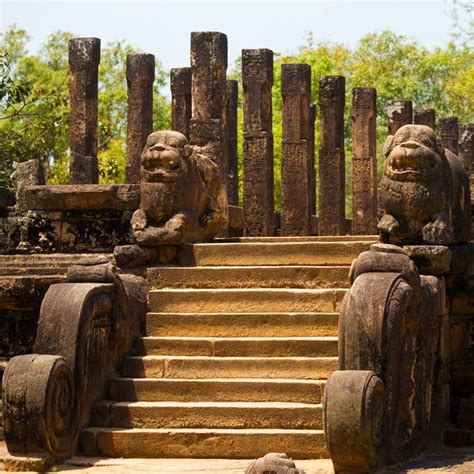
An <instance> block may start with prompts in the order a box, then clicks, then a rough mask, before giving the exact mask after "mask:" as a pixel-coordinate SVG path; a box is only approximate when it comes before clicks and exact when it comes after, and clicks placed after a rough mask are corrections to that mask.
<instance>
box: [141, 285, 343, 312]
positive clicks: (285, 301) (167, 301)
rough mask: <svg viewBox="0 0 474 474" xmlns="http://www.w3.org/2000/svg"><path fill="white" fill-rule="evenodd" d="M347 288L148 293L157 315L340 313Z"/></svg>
mask: <svg viewBox="0 0 474 474" xmlns="http://www.w3.org/2000/svg"><path fill="white" fill-rule="evenodd" d="M346 291H347V290H345V289H312V290H306V289H304V290H303V289H280V288H278V289H274V288H265V289H260V288H258V289H253V288H248V289H217V290H208V289H204V290H202V289H194V288H187V289H166V290H152V291H150V292H149V293H148V298H149V307H150V311H152V312H154V313H157V312H163V313H172V312H180V313H220V312H226V313H227V312H229V309H230V308H232V310H233V311H234V312H236V313H245V312H257V311H267V312H273V311H276V312H281V311H285V312H286V311H289V312H305V311H308V312H337V311H339V306H340V303H341V301H342V298H343V297H344V295H345V293H346Z"/></svg>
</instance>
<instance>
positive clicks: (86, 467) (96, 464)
mask: <svg viewBox="0 0 474 474" xmlns="http://www.w3.org/2000/svg"><path fill="white" fill-rule="evenodd" d="M5 454H6V447H5V443H3V442H0V461H1V460H3V457H4V456H5ZM250 462H251V461H250V460H234V459H105V458H82V457H79V456H76V457H75V458H73V459H72V460H71V461H69V462H68V463H67V464H63V465H61V466H58V467H57V468H56V469H55V471H57V472H67V473H68V474H70V473H77V474H82V473H84V474H87V473H89V472H94V473H96V474H111V473H132V472H144V473H146V472H155V473H159V474H193V473H195V474H197V473H206V474H212V473H214V474H243V473H244V472H245V468H246V467H247V466H248V465H249V464H250ZM296 466H297V467H299V468H300V469H303V470H304V471H305V473H306V474H330V473H333V472H334V471H333V470H332V463H331V461H330V460H329V459H320V460H314V461H296ZM0 471H3V463H2V462H0ZM422 472H423V473H437V474H445V473H457V474H461V473H462V474H474V449H450V450H446V451H442V452H438V453H432V454H429V455H426V456H424V457H420V458H417V459H413V460H411V461H408V462H406V463H403V464H401V465H399V466H396V467H393V468H390V469H384V470H383V471H381V472H380V474H394V473H399V474H404V473H407V474H408V473H410V474H412V473H422Z"/></svg>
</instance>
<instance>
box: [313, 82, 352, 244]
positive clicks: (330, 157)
mask: <svg viewBox="0 0 474 474" xmlns="http://www.w3.org/2000/svg"><path fill="white" fill-rule="evenodd" d="M345 83H346V81H345V78H344V77H343V76H322V77H321V79H320V81H319V109H320V135H319V141H320V143H319V235H344V234H345V230H346V229H345V228H346V222H345V179H346V178H345V152H344V106H345Z"/></svg>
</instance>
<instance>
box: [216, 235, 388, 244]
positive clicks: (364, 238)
mask: <svg viewBox="0 0 474 474" xmlns="http://www.w3.org/2000/svg"><path fill="white" fill-rule="evenodd" d="M353 241H357V242H370V243H376V242H379V236H378V235H310V236H299V235H295V236H278V237H231V238H222V239H221V238H218V239H216V240H215V242H217V243H227V242H246V243H252V242H269V243H275V242H276V243H280V242H353Z"/></svg>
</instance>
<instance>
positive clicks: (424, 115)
mask: <svg viewBox="0 0 474 474" xmlns="http://www.w3.org/2000/svg"><path fill="white" fill-rule="evenodd" d="M413 122H414V123H416V124H417V125H426V126H427V127H430V128H432V129H433V130H434V129H435V128H436V112H435V109H418V110H415V118H414V121H413Z"/></svg>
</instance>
